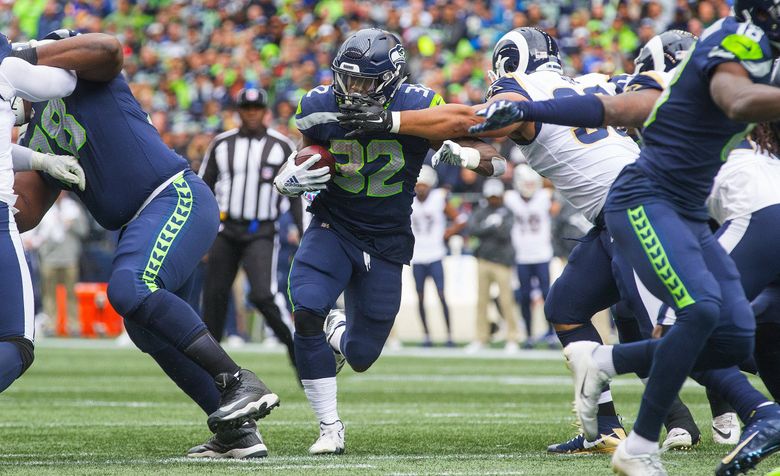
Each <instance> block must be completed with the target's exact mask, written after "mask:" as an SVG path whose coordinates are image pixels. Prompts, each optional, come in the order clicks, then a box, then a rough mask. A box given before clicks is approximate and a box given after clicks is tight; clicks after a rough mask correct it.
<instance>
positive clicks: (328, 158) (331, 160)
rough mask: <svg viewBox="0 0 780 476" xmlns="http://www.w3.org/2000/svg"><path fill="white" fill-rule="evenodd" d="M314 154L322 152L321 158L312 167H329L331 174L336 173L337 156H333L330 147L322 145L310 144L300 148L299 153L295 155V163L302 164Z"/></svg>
mask: <svg viewBox="0 0 780 476" xmlns="http://www.w3.org/2000/svg"><path fill="white" fill-rule="evenodd" d="M314 154H320V160H318V161H317V162H316V163H315V164H314V165H312V166H311V168H312V169H319V168H322V167H327V168H329V169H330V174H331V175H333V174H334V173H336V158H335V157H333V154H331V153H330V151H329V150H328V149H326V148H325V147H323V146H321V145H310V146H308V147H304V148H303V149H301V150H299V151H298V155H297V156H295V165H301V164H302V163H304V162H306V161H307V160H308V159H309V157H311V156H312V155H314Z"/></svg>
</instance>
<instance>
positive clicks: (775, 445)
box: [715, 404, 780, 476]
mask: <svg viewBox="0 0 780 476" xmlns="http://www.w3.org/2000/svg"><path fill="white" fill-rule="evenodd" d="M773 406H774V407H775V408H774V409H772V410H771V411H770V412H767V413H768V414H767V415H766V416H763V417H755V416H754V417H753V418H751V419H750V421H749V422H748V424H747V425H746V426H745V429H744V430H743V431H742V436H740V438H739V443H738V444H737V446H736V447H735V448H734V451H732V452H731V453H729V454H728V455H726V457H725V458H723V460H721V464H720V465H718V469H716V470H715V475H716V476H734V475H737V474H739V473H747V472H748V471H750V470H751V469H753V468H755V466H756V465H757V464H758V463H759V462H760V461H761V460H762V459H764V458H766V457H767V456H769V455H771V454H773V453H776V452H777V451H780V407H778V406H777V404H773Z"/></svg>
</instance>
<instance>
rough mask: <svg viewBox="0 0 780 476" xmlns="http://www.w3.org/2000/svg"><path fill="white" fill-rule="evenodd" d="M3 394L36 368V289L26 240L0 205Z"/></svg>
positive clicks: (0, 387) (0, 373)
mask: <svg viewBox="0 0 780 476" xmlns="http://www.w3.org/2000/svg"><path fill="white" fill-rule="evenodd" d="M0 269H2V270H3V274H2V276H3V278H2V283H0V284H1V285H0V302H2V303H3V311H2V312H3V316H4V317H3V319H0V392H2V391H4V390H5V389H6V388H8V387H9V386H10V385H11V384H12V383H13V382H14V381H15V380H16V379H18V378H19V377H20V376H21V375H22V374H23V373H24V372H25V371H26V370H27V369H28V368H29V367H30V365H32V362H33V358H34V351H33V334H34V330H35V327H34V324H33V315H34V313H35V311H34V303H33V288H32V281H31V279H30V271H29V269H28V267H27V261H26V260H25V258H24V250H23V248H22V240H21V239H20V238H19V231H18V230H17V228H16V222H14V217H13V213H12V212H11V211H10V210H9V206H8V204H6V203H3V202H0Z"/></svg>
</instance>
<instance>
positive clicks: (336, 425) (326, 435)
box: [309, 420, 344, 455]
mask: <svg viewBox="0 0 780 476" xmlns="http://www.w3.org/2000/svg"><path fill="white" fill-rule="evenodd" d="M343 452H344V424H343V423H342V422H341V420H336V421H335V422H333V423H328V424H325V423H322V422H320V437H319V438H317V441H315V442H314V444H313V445H311V447H310V448H309V454H311V455H340V454H341V453H343Z"/></svg>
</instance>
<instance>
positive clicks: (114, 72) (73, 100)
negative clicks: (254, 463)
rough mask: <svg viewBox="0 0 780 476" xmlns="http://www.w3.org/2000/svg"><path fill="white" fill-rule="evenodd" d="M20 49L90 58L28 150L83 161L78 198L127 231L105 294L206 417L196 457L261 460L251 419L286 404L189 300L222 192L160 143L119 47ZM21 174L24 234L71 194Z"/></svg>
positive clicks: (100, 41)
mask: <svg viewBox="0 0 780 476" xmlns="http://www.w3.org/2000/svg"><path fill="white" fill-rule="evenodd" d="M70 35H71V34H70V33H69V32H68V31H67V30H65V31H58V32H54V33H52V34H51V37H52V38H55V39H56V38H61V37H67V36H70ZM20 53H21V54H23V55H24V56H25V58H26V59H27V60H28V61H32V62H37V63H39V64H49V65H53V66H60V65H62V63H63V58H65V59H67V58H81V60H82V61H84V62H85V63H86V62H88V65H87V66H88V71H89V72H90V75H89V76H88V77H85V76H83V75H82V76H81V77H79V79H78V81H77V82H76V87H75V90H74V91H73V94H71V95H70V96H68V97H67V98H65V99H57V100H51V101H43V102H36V103H35V104H34V105H33V110H34V117H33V118H32V120H31V122H30V124H29V125H28V128H27V132H26V135H25V138H24V143H25V144H27V145H28V146H29V147H30V148H31V149H33V150H37V151H39V152H56V153H67V154H71V155H73V156H75V157H77V158H78V159H79V161H80V163H81V165H82V166H83V168H84V172H85V174H86V178H87V186H86V189H85V190H83V191H82V190H79V189H76V190H73V191H74V192H75V193H76V194H77V195H78V196H79V198H80V199H81V200H82V202H83V203H84V204H85V206H86V207H87V210H89V212H90V213H91V214H92V216H93V217H94V218H95V219H96V220H97V221H98V223H100V224H101V225H102V226H103V227H105V228H107V229H109V230H116V229H120V228H121V229H122V232H121V235H120V238H119V242H118V243H117V249H116V252H115V256H114V262H113V268H112V273H111V278H110V280H109V286H108V298H109V300H110V302H111V304H112V305H113V306H114V308H115V309H116V310H117V312H119V313H120V314H121V315H122V316H123V317H124V319H125V326H126V328H127V331H128V334H129V335H130V337H131V338H132V339H133V342H134V343H135V344H136V345H137V346H138V347H139V348H140V349H141V350H143V351H144V352H147V353H149V354H150V355H151V356H152V357H153V358H154V359H155V360H156V361H157V363H158V364H159V365H160V366H161V367H162V368H163V370H164V371H165V372H166V373H167V374H168V376H169V377H171V378H172V379H173V380H174V381H175V382H176V384H177V385H179V387H181V388H182V390H184V391H185V392H186V393H187V394H188V395H189V396H190V397H191V398H192V399H193V400H195V402H196V403H198V404H199V405H200V406H201V408H203V409H204V411H206V413H208V414H209V418H208V425H209V428H210V429H211V430H212V431H213V432H216V433H217V435H216V436H215V437H214V438H215V439H214V441H213V442H210V443H211V446H209V444H207V445H206V447H204V448H203V449H202V451H199V452H196V453H198V454H199V455H208V456H215V455H221V456H237V457H242V456H247V455H254V456H264V455H265V452H266V449H265V446H264V445H263V443H262V440H261V439H260V436H259V434H258V433H257V432H256V430H255V428H254V422H251V423H249V420H251V419H257V418H259V417H262V416H264V415H265V414H267V413H268V412H269V411H270V410H271V408H273V407H274V406H276V405H278V403H279V398H278V397H277V396H276V395H275V394H273V393H271V392H270V390H268V389H267V388H266V387H265V385H263V383H262V382H260V380H258V379H257V377H256V376H255V375H254V374H253V373H252V372H250V371H249V370H246V369H241V368H240V367H239V366H238V365H237V364H236V363H235V362H234V361H233V360H232V359H231V358H230V357H229V356H228V355H227V354H226V353H225V351H224V350H223V349H222V348H221V347H220V346H219V344H218V343H217V342H216V341H215V340H214V339H213V337H212V336H211V334H209V333H208V331H207V330H206V328H205V325H204V324H203V321H202V320H201V319H200V317H199V316H198V315H197V313H195V311H194V310H193V309H192V307H191V306H190V305H188V304H187V301H186V300H185V299H187V298H189V297H190V296H189V293H190V285H191V279H190V277H191V274H192V271H193V269H194V268H195V266H196V265H197V263H198V261H199V260H200V258H201V256H203V255H204V254H205V252H206V250H207V249H208V247H209V246H210V244H211V242H212V241H213V239H214V237H215V235H216V232H217V226H218V220H219V212H218V209H217V205H216V201H215V199H214V195H213V194H212V193H211V191H210V190H209V189H208V187H207V186H206V185H205V184H204V183H203V181H202V180H200V179H199V178H198V177H197V176H196V175H195V174H194V173H193V172H192V171H191V170H190V169H189V166H188V164H187V162H186V160H184V159H183V158H182V157H180V156H178V155H177V154H175V153H174V152H173V151H172V150H171V149H170V148H168V147H167V146H166V145H165V144H164V143H163V141H162V139H161V138H160V135H159V134H158V132H157V131H156V130H155V129H154V126H152V125H151V123H150V122H149V121H148V116H147V114H146V113H145V112H144V111H143V110H142V109H141V107H140V105H139V104H138V102H137V101H136V100H135V98H134V97H133V95H132V93H131V92H130V88H129V87H128V85H127V82H126V81H125V79H124V78H123V77H122V76H121V75H118V73H119V72H120V70H121V68H122V61H123V59H122V49H121V46H120V45H119V43H118V42H117V41H116V39H114V38H113V37H110V36H108V35H100V34H97V36H95V35H80V36H75V37H72V38H67V39H62V40H61V41H57V42H54V43H51V44H47V45H45V46H40V47H37V48H29V49H26V50H21V52H20ZM16 178H17V191H18V193H19V194H20V207H22V205H23V208H24V213H22V214H20V216H21V217H22V218H23V219H24V225H23V226H22V227H21V228H23V229H29V228H31V227H32V226H34V225H35V224H36V223H37V221H39V220H40V218H41V217H42V216H43V214H44V213H45V211H46V210H47V209H48V208H49V207H50V206H51V203H52V202H53V200H54V198H56V196H57V194H58V193H59V191H60V189H62V188H64V189H71V188H70V187H68V186H65V185H63V184H61V183H58V182H56V181H54V180H51V178H49V177H44V176H41V175H39V174H37V173H29V172H28V173H20V174H17V176H16ZM21 221H22V220H20V222H21ZM242 425H243V426H242ZM235 427H239V428H237V429H236V428H235ZM234 443H235V444H236V445H238V446H235V445H234ZM249 443H251V444H249ZM217 453H218V454H217Z"/></svg>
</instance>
